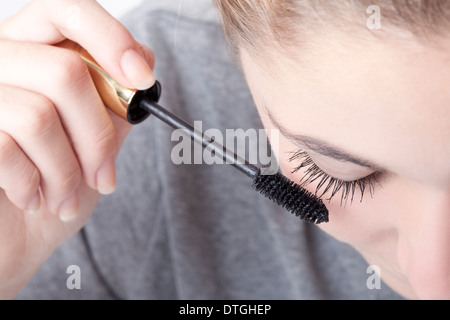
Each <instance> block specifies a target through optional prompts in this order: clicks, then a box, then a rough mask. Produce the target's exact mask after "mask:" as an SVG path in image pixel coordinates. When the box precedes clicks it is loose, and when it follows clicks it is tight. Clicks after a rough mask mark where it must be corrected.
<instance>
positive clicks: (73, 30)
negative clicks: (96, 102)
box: [0, 0, 155, 90]
mask: <svg viewBox="0 0 450 320" xmlns="http://www.w3.org/2000/svg"><path fill="white" fill-rule="evenodd" d="M0 37H3V38H8V39H12V40H17V41H32V42H41V43H47V44H56V43H58V42H60V41H62V40H64V39H65V38H68V39H71V40H73V41H75V42H77V43H79V44H80V45H81V46H83V47H84V48H85V49H86V50H88V51H89V53H90V54H91V55H92V56H93V57H94V58H95V59H96V60H97V62H98V63H99V64H100V65H101V66H102V67H103V68H104V69H105V70H106V71H107V72H108V73H109V74H110V75H111V76H112V77H113V78H114V79H116V80H117V81H118V82H119V83H121V84H123V85H125V86H128V87H133V88H137V89H141V90H144V89H148V88H149V87H151V86H152V85H153V84H154V83H155V77H154V75H153V72H152V69H151V66H152V65H153V64H154V61H153V53H152V52H151V50H150V49H148V48H146V47H144V46H142V45H140V44H139V43H138V42H137V41H136V40H135V39H134V38H133V36H132V35H131V34H130V32H129V31H128V30H127V29H126V28H125V27H124V26H123V25H122V24H121V23H120V22H119V21H117V20H116V19H115V18H113V17H112V16H111V15H110V14H109V13H108V12H107V11H106V10H105V9H103V7H101V6H100V5H99V4H98V3H97V2H96V1H77V0H57V1H55V0H40V1H33V2H32V3H31V4H30V5H29V6H27V7H26V8H25V9H24V10H22V11H21V12H20V13H19V14H18V15H16V16H14V17H11V18H10V19H7V20H6V21H5V22H4V23H2V24H1V25H0Z"/></svg>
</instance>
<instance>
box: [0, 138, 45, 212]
mask: <svg viewBox="0 0 450 320" xmlns="http://www.w3.org/2000/svg"><path fill="white" fill-rule="evenodd" d="M39 185H40V174H39V171H38V169H37V168H36V167H35V166H34V164H33V163H32V162H31V161H30V160H29V159H28V157H27V156H26V155H25V154H24V153H23V151H22V150H21V149H20V147H19V146H18V145H17V143H16V142H15V141H14V139H13V138H12V137H11V136H10V135H8V134H7V133H5V132H3V131H0V188H2V189H3V190H4V191H5V193H6V195H7V196H8V198H9V200H10V201H11V202H12V203H13V204H14V205H16V206H17V207H18V208H20V209H22V210H25V211H28V212H30V213H32V212H33V213H34V212H36V211H37V210H38V209H39V208H40V205H41V202H40V194H39Z"/></svg>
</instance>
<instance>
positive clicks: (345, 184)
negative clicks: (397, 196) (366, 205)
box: [289, 150, 381, 206]
mask: <svg viewBox="0 0 450 320" xmlns="http://www.w3.org/2000/svg"><path fill="white" fill-rule="evenodd" d="M294 161H301V162H300V164H299V165H298V166H297V167H295V168H294V170H292V173H296V172H298V171H300V170H301V169H303V168H306V172H305V175H304V176H303V177H302V179H301V180H300V186H301V187H305V186H306V185H308V184H310V183H313V182H314V181H317V180H320V181H319V184H318V185H317V187H316V192H315V194H316V195H317V194H318V192H319V190H320V189H322V188H324V191H323V192H322V194H321V195H320V196H318V197H319V198H322V197H323V196H324V195H325V193H327V192H328V191H330V190H332V192H331V196H330V197H329V198H328V199H326V200H327V201H331V199H332V198H333V197H334V196H336V194H338V192H339V191H341V206H342V205H343V203H344V202H345V204H347V201H348V199H349V197H350V196H351V197H350V203H353V199H354V196H355V192H356V189H357V187H358V189H359V190H360V192H361V199H360V202H362V201H363V197H364V193H365V191H366V190H368V191H369V192H370V196H371V198H373V194H374V192H375V186H376V185H380V182H379V180H380V175H381V172H374V173H372V174H371V175H368V176H367V177H364V178H361V179H358V180H353V181H345V180H341V179H338V178H333V177H332V176H330V175H329V174H327V173H326V172H324V171H323V170H322V169H320V168H319V167H318V166H317V165H316V164H315V163H314V161H313V160H312V159H311V157H310V156H309V155H308V154H307V153H306V152H305V151H302V150H300V151H297V152H293V153H292V156H291V157H290V158H289V162H294Z"/></svg>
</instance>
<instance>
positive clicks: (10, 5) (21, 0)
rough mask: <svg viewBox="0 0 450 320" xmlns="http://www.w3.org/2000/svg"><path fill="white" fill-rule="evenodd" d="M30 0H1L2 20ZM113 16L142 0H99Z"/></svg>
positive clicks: (0, 17) (0, 15)
mask: <svg viewBox="0 0 450 320" xmlns="http://www.w3.org/2000/svg"><path fill="white" fill-rule="evenodd" d="M28 2H30V0H0V21H2V20H3V19H5V18H7V17H9V16H11V15H13V14H14V13H16V12H18V11H19V10H20V9H21V8H23V7H24V6H25V5H26V4H27V3H28ZM97 2H99V3H100V4H101V5H102V6H103V7H104V8H105V9H106V10H108V11H109V12H110V13H111V14H112V15H113V16H115V17H120V16H121V15H123V14H124V13H126V12H127V11H128V10H131V9H133V8H134V7H136V6H137V5H139V4H140V3H141V2H142V0H97Z"/></svg>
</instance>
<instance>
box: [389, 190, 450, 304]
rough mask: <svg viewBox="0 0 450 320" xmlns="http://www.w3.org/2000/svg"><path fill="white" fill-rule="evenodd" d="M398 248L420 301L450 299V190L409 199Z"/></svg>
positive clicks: (421, 193)
mask: <svg viewBox="0 0 450 320" xmlns="http://www.w3.org/2000/svg"><path fill="white" fill-rule="evenodd" d="M409 197H410V199H409V203H410V206H408V208H409V212H406V213H405V214H404V215H403V219H402V222H401V227H400V228H399V243H398V248H397V250H398V251H397V253H398V259H399V265H400V268H401V269H402V272H403V273H404V275H405V276H406V277H407V278H408V280H409V282H410V284H411V286H412V287H413V288H414V290H415V292H416V294H417V295H418V297H419V298H420V299H450V190H445V191H443V190H435V189H431V190H430V189H423V188H420V190H417V189H416V190H415V192H412V193H411V194H410V195H409Z"/></svg>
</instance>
